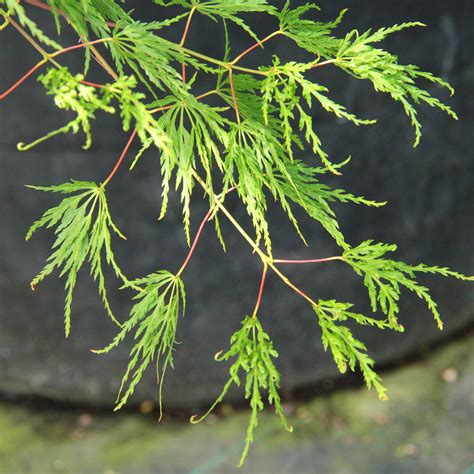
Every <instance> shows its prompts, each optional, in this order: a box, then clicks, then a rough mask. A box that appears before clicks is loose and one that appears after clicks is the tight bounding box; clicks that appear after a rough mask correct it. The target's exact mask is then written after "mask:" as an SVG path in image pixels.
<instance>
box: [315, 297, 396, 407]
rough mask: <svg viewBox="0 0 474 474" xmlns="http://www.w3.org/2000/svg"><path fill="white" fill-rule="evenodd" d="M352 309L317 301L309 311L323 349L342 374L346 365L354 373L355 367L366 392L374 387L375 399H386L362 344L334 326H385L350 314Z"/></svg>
mask: <svg viewBox="0 0 474 474" xmlns="http://www.w3.org/2000/svg"><path fill="white" fill-rule="evenodd" d="M352 306H353V305H352V304H350V303H339V302H337V301H334V300H329V301H323V300H320V301H318V304H317V305H314V307H313V308H314V311H315V312H316V315H317V317H318V322H319V325H320V327H321V330H322V341H323V347H324V349H325V350H328V349H330V351H331V353H332V356H333V358H334V361H335V362H336V365H337V368H338V369H339V371H340V372H341V373H345V372H346V371H347V367H348V366H349V368H350V370H351V371H353V372H354V370H355V368H356V365H358V366H359V368H360V370H361V372H362V375H363V376H364V380H365V383H366V384H367V387H368V388H369V389H370V388H371V387H374V388H375V390H376V391H377V394H378V396H379V398H380V399H381V400H386V399H387V395H386V392H387V389H386V388H385V387H384V386H383V384H382V379H381V377H380V376H379V375H378V374H377V373H376V372H375V370H374V369H373V366H374V365H375V361H374V360H373V359H371V358H370V357H369V356H368V354H367V352H366V351H367V348H366V346H365V344H364V343H363V342H361V341H359V340H358V339H356V338H355V337H354V335H353V333H352V331H351V330H350V329H349V328H348V327H347V326H342V325H340V324H337V323H338V322H344V321H347V320H353V321H356V322H357V323H358V324H361V325H364V326H376V327H378V328H379V329H385V328H387V327H389V325H388V324H387V323H386V322H384V321H380V320H377V319H373V318H368V317H367V316H364V315H362V314H359V313H354V312H352V311H350V309H351V308H352Z"/></svg>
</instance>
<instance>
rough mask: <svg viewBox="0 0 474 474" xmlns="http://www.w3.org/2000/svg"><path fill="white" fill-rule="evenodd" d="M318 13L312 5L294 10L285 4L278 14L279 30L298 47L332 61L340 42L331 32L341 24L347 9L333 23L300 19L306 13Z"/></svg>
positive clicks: (287, 3) (308, 4)
mask: <svg viewBox="0 0 474 474" xmlns="http://www.w3.org/2000/svg"><path fill="white" fill-rule="evenodd" d="M311 11H318V12H319V7H318V6H317V5H316V4H314V3H307V4H306V5H302V6H299V7H296V8H291V6H290V2H289V1H288V2H286V4H285V6H284V8H283V9H282V11H281V12H279V13H278V15H277V16H278V18H279V20H280V30H281V31H282V32H283V34H284V35H285V36H287V37H288V38H291V39H292V40H293V41H295V42H296V44H297V45H298V46H299V47H300V48H303V49H305V50H306V51H309V52H310V53H313V54H316V55H317V56H318V57H319V56H321V57H322V58H324V59H332V58H334V57H335V56H336V54H337V51H338V49H339V46H340V43H341V40H340V39H338V38H335V37H334V36H332V31H333V30H334V29H335V28H336V27H337V26H338V25H339V24H340V23H341V21H342V19H343V17H344V15H345V13H346V12H347V9H345V10H342V11H341V12H340V13H339V16H338V17H337V18H336V19H335V20H334V21H327V22H322V21H314V20H310V19H306V18H302V17H303V15H305V14H306V13H308V12H311Z"/></svg>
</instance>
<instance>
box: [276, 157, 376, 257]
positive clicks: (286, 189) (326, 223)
mask: <svg viewBox="0 0 474 474" xmlns="http://www.w3.org/2000/svg"><path fill="white" fill-rule="evenodd" d="M324 172H325V170H324V169H323V168H313V167H310V166H308V165H305V164H304V163H302V162H299V161H294V162H289V163H286V164H285V174H281V173H278V172H277V173H276V179H277V185H276V188H277V189H278V191H279V194H278V197H279V200H280V202H281V203H282V205H283V204H285V205H284V206H283V207H284V209H285V210H286V211H287V212H291V209H290V208H289V205H288V201H291V202H293V203H295V204H297V205H298V206H301V207H302V208H303V209H304V210H305V211H306V213H307V214H308V215H309V216H310V217H312V218H313V219H315V220H317V221H318V222H319V223H320V224H321V225H322V226H323V227H324V229H325V230H326V231H327V232H328V233H329V235H331V237H333V238H334V240H335V241H336V243H337V244H338V245H339V246H341V247H343V248H348V245H347V244H346V242H345V239H344V235H343V234H342V232H341V230H340V228H339V222H338V220H337V217H336V214H335V213H334V211H333V210H332V208H331V204H332V203H334V202H341V203H348V202H350V203H353V204H361V205H365V206H372V207H380V206H383V205H385V203H384V202H376V201H371V200H369V199H366V198H364V197H360V196H354V195H353V194H351V193H348V192H346V191H344V190H342V189H333V188H331V187H329V186H328V185H326V184H324V183H321V182H320V180H319V179H318V178H317V175H320V174H322V173H324Z"/></svg>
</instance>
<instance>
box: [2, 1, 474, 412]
mask: <svg viewBox="0 0 474 474" xmlns="http://www.w3.org/2000/svg"><path fill="white" fill-rule="evenodd" d="M353 4H354V5H353ZM351 6H352V13H351V14H350V15H349V16H348V18H347V20H346V21H347V24H348V25H351V26H353V25H354V23H356V24H357V25H359V26H361V27H368V26H374V27H378V26H384V25H389V24H393V23H397V22H401V21H405V20H411V19H416V20H421V21H424V22H426V23H427V24H429V26H430V28H429V29H425V30H422V31H411V32H406V33H405V34H400V35H398V36H397V37H396V38H392V39H391V40H390V42H389V46H390V47H392V49H395V50H396V51H398V52H399V53H400V56H401V59H402V60H403V61H405V62H413V63H415V64H418V65H420V66H421V67H422V68H425V69H428V70H431V71H433V72H434V73H437V74H442V75H443V76H444V77H446V78H447V79H449V80H450V81H452V83H453V84H454V86H455V88H456V90H457V95H456V96H455V97H454V98H453V104H454V108H455V109H456V110H457V111H458V113H459V115H460V117H461V120H460V121H459V122H458V123H453V122H452V121H450V120H449V119H448V118H447V117H446V116H445V115H444V114H442V113H440V112H438V111H432V110H426V108H424V109H422V111H421V112H420V114H421V118H422V122H423V124H424V139H423V141H422V144H421V145H420V147H419V148H418V149H417V150H415V151H414V150H413V149H412V148H411V143H412V139H413V136H412V130H411V129H410V128H409V127H408V126H407V124H406V120H405V118H404V116H403V114H402V112H401V111H400V110H399V108H398V107H397V106H396V105H393V104H392V103H390V101H388V100H387V99H386V98H384V97H379V96H377V95H376V94H375V93H374V92H373V91H372V90H371V89H370V87H368V86H367V85H366V84H363V83H360V82H357V81H351V80H350V79H347V78H346V77H344V76H343V75H341V74H339V73H337V72H335V71H331V70H328V71H327V70H325V71H322V70H321V72H320V73H319V74H320V75H321V81H322V82H324V83H325V84H328V85H329V86H330V88H331V90H332V91H334V93H335V94H336V96H337V97H338V98H339V99H340V100H341V101H343V102H344V103H345V104H347V105H348V108H349V109H351V110H353V111H354V112H356V113H358V114H360V115H364V116H376V117H379V123H378V125H376V126H373V127H370V128H365V129H361V128H354V127H351V126H350V125H346V124H342V123H338V122H335V121H333V120H332V119H331V118H330V117H327V116H322V117H321V120H320V122H319V125H318V129H319V131H320V133H321V135H322V137H323V138H324V142H325V143H326V148H327V149H328V150H329V151H330V152H331V156H332V157H333V159H335V160H337V159H338V158H339V157H340V158H343V157H344V156H346V155H348V154H349V153H350V154H352V155H353V157H354V158H353V162H352V164H351V166H350V167H349V168H348V169H347V172H346V174H345V175H344V177H342V178H337V179H334V184H337V185H338V186H342V187H345V188H346V189H349V190H351V191H352V192H354V193H360V194H363V195H366V196H368V197H370V198H373V199H380V200H388V201H389V202H390V205H389V206H387V207H386V208H383V209H381V210H370V209H362V208H356V207H354V206H349V205H348V206H341V207H339V208H338V213H339V216H340V220H341V224H342V227H343V230H344V231H345V233H346V234H347V236H348V240H349V241H350V242H352V243H358V242H360V241H362V240H365V239H367V238H374V239H378V240H382V241H388V242H396V243H398V244H399V248H400V251H399V254H398V256H399V257H400V258H401V259H406V260H408V261H410V262H413V263H415V262H418V261H424V262H427V263H430V264H438V265H448V266H451V267H453V268H455V269H457V270H459V271H463V272H466V273H472V269H473V263H474V262H473V260H474V257H473V256H474V252H473V246H472V234H473V230H474V229H473V219H472V216H473V213H474V209H473V207H474V205H473V204H474V203H473V199H472V180H473V177H474V165H473V161H472V159H471V157H472V130H473V129H474V119H473V117H474V114H473V102H472V101H473V99H472V94H471V91H472V87H473V83H474V63H473V61H472V54H471V52H470V50H469V49H468V48H466V47H465V45H469V44H472V42H473V41H474V31H473V29H472V24H471V18H472V16H473V14H474V8H473V6H472V4H471V3H469V2H465V1H451V2H442V1H428V0H423V1H419V2H411V1H408V0H405V1H399V2H391V3H387V4H384V6H383V9H382V8H381V7H380V6H379V4H378V3H376V2H371V1H369V0H364V1H362V0H361V1H356V2H351ZM332 10H334V7H331V6H329V5H328V10H327V12H328V13H327V15H328V17H330V14H331V13H332ZM201 25H203V23H201ZM210 26H212V25H210ZM198 31H199V28H198V27H195V29H194V30H192V33H191V41H196V42H198V45H199V48H200V49H202V50H205V49H212V48H213V46H214V45H213V44H212V43H213V42H214V38H213V35H206V36H204V35H199V34H198ZM1 41H2V48H0V65H1V66H0V84H1V88H2V89H3V88H5V86H6V85H9V84H11V83H12V82H13V81H14V80H15V79H16V78H17V77H18V76H19V75H20V74H21V73H22V72H23V71H26V70H27V69H28V68H29V67H30V66H31V65H32V64H34V62H35V61H36V60H37V57H36V56H35V55H34V52H32V51H31V50H30V49H29V47H28V45H27V44H24V43H23V40H22V39H21V38H20V37H19V36H18V35H17V34H16V33H15V32H14V31H8V30H7V31H4V32H2V35H1ZM74 41H75V39H74V37H73V36H72V35H70V36H69V40H68V41H66V40H65V41H64V43H65V44H66V43H70V44H73V43H74ZM195 44H196V43H195ZM247 44H248V39H247V38H245V37H242V39H241V45H242V47H244V46H245V45H247ZM463 45H464V46H463ZM277 47H280V48H284V45H283V44H281V45H277ZM289 52H291V51H289ZM282 54H285V51H284V50H283V49H282ZM287 54H288V53H287ZM77 59H79V58H77ZM67 60H68V61H72V62H74V61H75V59H74V57H70V58H67ZM440 93H442V92H440ZM65 120H66V117H65V116H64V115H62V114H60V113H59V112H57V111H55V110H54V109H53V107H52V106H51V104H50V101H49V99H48V98H46V97H45V96H44V94H43V91H42V89H41V87H40V86H39V85H38V84H35V82H34V81H32V80H30V81H29V82H28V84H26V85H25V86H24V87H23V88H22V89H21V90H19V91H17V92H16V93H15V94H14V95H12V96H10V97H9V98H8V99H7V100H5V101H4V102H2V103H1V104H0V124H1V130H2V134H1V136H0V216H1V217H0V226H1V227H0V228H1V235H2V237H1V239H0V390H1V391H3V392H5V393H19V394H37V395H43V396H47V397H50V398H53V399H58V400H67V401H74V402H86V403H92V404H96V405H111V404H112V403H113V400H114V395H115V393H116V390H117V387H118V385H119V380H120V377H121V374H122V372H123V370H124V368H125V366H126V364H127V355H128V351H129V350H130V344H128V343H127V344H124V345H122V346H121V347H120V348H118V349H117V350H115V351H113V352H112V353H110V354H109V355H106V356H96V355H94V354H92V353H90V352H89V349H91V348H98V347H101V346H103V345H105V344H106V343H107V342H108V341H110V339H111V338H112V337H113V335H114V334H115V332H116V328H115V327H114V325H113V324H112V323H110V321H109V320H108V318H107V316H106V315H105V314H104V311H103V310H102V309H101V305H100V301H99V298H98V296H97V294H96V293H97V291H96V289H95V288H94V286H93V284H91V283H90V282H89V277H88V274H87V272H83V274H82V275H81V278H80V281H79V284H78V288H77V292H76V298H75V303H74V308H73V326H72V334H71V337H70V338H69V340H65V338H64V333H63V321H62V314H63V309H62V307H63V282H61V281H59V280H57V279H55V278H50V279H49V280H47V281H45V282H44V283H42V284H41V285H40V286H39V287H38V291H36V292H35V293H32V292H31V291H30V289H29V281H30V280H31V278H32V276H34V275H35V274H36V272H37V271H38V270H39V269H40V268H41V266H42V264H43V262H44V259H45V258H46V257H47V255H48V249H49V246H50V244H51V235H50V234H48V233H45V232H41V233H40V234H38V236H36V237H35V238H34V239H33V241H32V242H30V243H28V244H26V243H25V242H24V238H23V236H24V234H25V232H26V229H27V228H28V226H29V224H30V223H31V222H32V221H33V220H35V219H36V218H37V217H38V216H39V215H40V213H41V212H43V210H44V209H46V207H47V206H49V205H51V204H53V202H54V201H52V200H51V197H50V196H47V195H42V194H39V193H37V192H34V191H30V190H26V189H25V188H24V187H23V185H24V184H49V183H51V184H53V183H54V184H56V183H60V182H64V181H65V180H67V179H70V178H75V179H92V180H94V179H95V180H101V179H103V177H104V176H106V174H107V172H108V170H109V169H110V168H111V167H112V166H113V164H114V162H115V160H116V157H117V154H118V153H119V152H120V150H121V147H122V146H123V143H124V142H125V140H126V136H125V135H124V134H123V133H122V132H120V129H119V126H118V124H117V123H116V122H114V121H113V120H110V119H109V118H108V117H104V116H100V117H99V118H98V123H97V129H96V131H95V137H96V140H95V144H94V147H93V149H92V151H91V152H89V153H83V152H82V151H81V149H80V145H81V141H80V140H81V137H79V136H68V137H61V138H57V139H55V140H52V141H51V142H48V143H46V144H45V145H44V146H42V147H40V148H38V149H36V150H35V151H33V152H28V153H25V154H20V153H18V152H16V151H15V150H16V148H15V145H16V142H18V141H20V140H24V141H27V140H28V139H34V138H35V137H37V136H38V135H40V134H41V133H44V132H47V131H49V130H51V129H52V128H53V127H56V126H58V125H59V124H61V123H63V122H64V121H65ZM157 165H158V163H157V160H156V157H154V156H148V157H147V158H146V159H145V160H143V161H142V163H141V165H140V166H139V167H138V168H137V169H136V170H135V171H134V172H133V173H131V174H128V173H125V172H124V171H122V172H121V173H119V174H118V175H117V177H116V178H115V179H114V182H113V183H112V184H111V186H110V196H109V199H110V203H111V208H112V212H113V215H114V216H115V219H116V222H117V224H118V226H119V227H120V228H121V229H122V230H123V232H124V233H125V234H126V235H127V237H128V241H127V242H125V243H124V242H118V241H117V242H115V243H116V248H117V254H118V260H119V261H120V262H121V263H122V264H123V266H124V267H125V268H126V270H127V272H128V273H129V274H130V275H132V276H133V275H136V276H139V275H144V274H146V273H147V272H151V271H154V270H156V269H162V268H165V269H170V270H173V269H177V268H178V267H179V265H180V262H181V261H182V259H183V258H184V256H185V255H186V252H187V248H186V244H185V240H184V236H183V233H182V230H181V217H180V210H179V204H178V202H177V201H178V199H175V200H174V202H173V204H172V205H171V208H170V212H169V214H168V216H167V219H166V220H165V221H163V222H160V223H158V222H157V216H158V212H159V205H160V179H159V169H158V166H157ZM197 194H198V193H197ZM199 197H200V196H198V195H197V196H196V202H195V204H194V221H193V223H194V226H196V225H197V223H198V222H199V220H200V216H201V215H203V214H204V213H205V212H206V206H205V203H204V202H202V201H200V200H199V199H198V198H199ZM229 207H230V209H231V210H232V211H233V212H234V213H235V214H236V215H237V216H238V217H239V218H240V219H242V220H243V222H246V220H245V212H244V211H243V210H242V208H241V205H240V204H239V203H238V202H237V201H236V200H235V198H229ZM272 213H273V214H274V218H273V227H272V230H273V235H274V238H275V254H277V255H279V256H281V257H287V258H297V257H304V256H327V255H331V254H333V253H334V252H335V251H336V249H335V247H334V245H333V244H332V243H331V241H330V239H328V238H327V237H326V236H325V234H324V233H323V232H322V231H321V229H320V227H319V226H318V224H316V223H314V222H307V221H305V222H304V224H303V229H304V233H305V235H306V236H307V237H308V240H309V242H310V248H304V246H303V245H302V243H301V242H300V241H299V240H298V239H297V238H296V237H294V236H293V232H292V229H291V226H290V225H289V224H288V222H287V221H286V220H285V218H284V217H282V215H281V213H280V212H279V211H278V210H274V211H273V210H272ZM224 235H225V238H226V240H227V244H228V252H227V254H224V253H223V252H222V250H221V249H220V247H219V244H218V243H217V240H216V238H215V236H214V234H213V230H212V228H209V229H207V230H206V231H205V238H204V239H202V241H201V244H200V246H199V248H198V250H197V252H196V255H195V257H194V259H193V262H192V264H191V265H190V266H189V269H188V270H187V272H186V273H185V275H184V279H185V283H186V286H187V292H188V301H189V306H188V309H187V314H186V317H185V318H184V319H182V320H181V321H180V326H179V334H178V338H179V340H180V341H181V342H182V344H181V345H180V346H179V348H178V350H177V351H176V358H175V362H176V369H175V371H174V372H169V374H168V378H167V382H166V383H165V402H166V405H167V406H168V407H182V406H186V407H189V406H192V405H196V404H202V403H206V402H208V401H209V400H210V399H211V398H213V397H215V396H216V394H217V393H218V391H219V388H220V387H221V386H222V384H223V382H224V380H225V378H224V377H225V372H226V367H225V366H224V365H223V364H216V363H215V362H214V360H213V355H214V354H215V353H216V352H217V351H219V350H221V349H223V348H225V347H226V346H227V343H228V339H229V337H230V335H231V334H232V333H233V332H234V331H235V330H236V329H237V328H238V327H239V324H240V320H241V318H242V317H243V316H244V315H245V314H246V313H248V312H249V311H251V309H252V307H253V304H254V302H255V296H256V291H257V286H258V282H259V278H260V266H259V263H258V261H257V259H256V258H255V257H254V256H252V255H251V253H250V251H249V248H248V247H247V246H246V245H245V243H244V242H242V241H241V239H240V238H239V236H238V235H237V234H236V233H235V232H234V231H233V229H232V228H231V227H230V226H227V225H225V224H224ZM288 273H289V275H290V276H291V277H292V278H293V279H294V280H295V281H296V282H298V283H299V284H300V285H301V286H302V287H303V288H304V289H305V290H306V291H308V292H311V293H312V294H314V295H316V296H317V297H321V298H338V299H340V300H342V301H352V302H354V303H356V304H357V308H358V309H360V310H361V311H362V310H368V307H367V301H366V300H367V298H366V294H365V290H364V287H363V285H362V282H361V281H360V280H359V279H358V278H357V277H356V276H354V275H353V274H352V273H351V271H350V270H348V269H347V268H344V267H343V266H342V265H339V264H338V263H334V264H329V265H327V266H317V267H305V268H297V269H295V268H288ZM111 283H113V280H111ZM426 283H427V284H428V285H429V286H430V287H431V288H432V289H433V294H434V296H435V298H436V299H437V300H438V301H439V304H440V309H441V311H442V313H443V315H444V319H445V322H446V329H445V331H444V332H443V333H440V332H438V330H437V329H436V326H435V324H434V322H433V321H432V319H431V316H430V315H429V313H428V311H427V310H426V309H425V308H424V307H423V305H422V304H421V303H420V302H419V301H417V300H416V299H415V298H413V297H411V296H410V295H406V298H405V300H404V303H403V306H402V314H403V322H404V324H405V326H406V328H407V331H406V333H405V334H403V335H400V334H391V333H381V332H380V331H377V330H375V329H364V330H361V329H359V328H357V329H356V331H357V334H358V335H360V337H361V338H362V339H363V340H364V341H366V342H367V345H368V348H369V350H370V352H371V354H372V355H373V356H374V357H375V358H376V360H378V361H379V362H380V363H388V362H392V361H395V360H397V359H400V358H401V357H403V356H404V355H406V354H409V353H413V352H416V351H419V350H420V349H421V348H422V347H423V346H424V345H426V344H428V343H433V342H435V341H439V340H441V339H442V338H444V337H447V336H448V335H449V334H452V333H453V332H454V331H457V330H460V329H461V328H463V327H466V325H467V324H468V323H470V322H471V323H472V321H473V319H474V318H473V316H474V310H473V308H474V306H473V296H472V289H471V287H470V286H469V284H467V283H460V282H456V281H451V280H439V279H431V278H427V279H426ZM111 286H112V285H111ZM111 295H112V301H113V306H114V308H115V309H116V310H117V312H118V313H119V314H121V315H122V317H123V318H125V317H126V315H127V314H128V310H129V307H130V303H129V297H130V295H129V294H127V293H126V292H120V291H118V290H117V291H115V292H114V290H113V289H111ZM262 315H264V316H263V322H264V324H265V327H266V328H267V330H268V332H269V333H270V334H271V336H272V337H273V338H274V341H275V345H276V347H277V349H278V350H279V351H280V353H281V357H280V359H279V367H280V368H281V370H282V372H283V377H282V384H283V389H284V391H286V392H288V391H290V390H292V389H294V388H295V387H298V386H301V385H305V384H311V383H314V382H317V381H321V380H323V379H326V378H331V377H335V376H336V375H337V371H336V369H335V366H334V364H333V363H332V362H331V359H330V357H329V356H328V355H326V354H325V353H324V352H323V349H322V346H321V343H320V333H319V331H318V327H317V323H316V321H315V317H314V314H313V312H312V310H311V309H310V308H308V307H307V306H306V305H305V304H304V302H302V301H300V300H299V299H298V297H297V296H296V295H293V294H291V293H290V291H289V290H287V288H286V287H284V285H283V284H282V283H281V282H280V281H279V280H277V279H276V278H273V277H271V278H270V279H269V281H268V284H267V287H266V289H265V299H264V302H263V305H262ZM153 372H154V371H153V369H151V370H150V371H149V374H148V376H147V377H146V379H145V380H144V381H143V382H142V383H141V384H140V385H139V387H138V388H137V396H136V398H135V400H136V401H138V400H141V399H144V398H154V397H155V395H156V380H155V377H154V373H153Z"/></svg>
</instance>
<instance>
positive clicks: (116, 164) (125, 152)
mask: <svg viewBox="0 0 474 474" xmlns="http://www.w3.org/2000/svg"><path fill="white" fill-rule="evenodd" d="M136 136H137V129H136V128H135V129H134V130H133V132H132V134H131V135H130V138H129V139H128V141H127V143H126V145H125V147H124V149H123V150H122V153H121V154H120V156H119V159H118V160H117V163H115V166H114V168H113V169H112V171H111V172H110V174H109V176H107V178H106V180H105V181H104V183H103V186H104V188H105V186H107V184H109V182H110V180H111V179H112V178H113V177H114V176H115V173H117V171H118V169H119V168H120V165H121V164H122V162H123V160H124V158H125V157H126V156H127V153H128V151H129V150H130V147H131V146H132V143H133V140H135V137H136Z"/></svg>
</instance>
